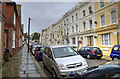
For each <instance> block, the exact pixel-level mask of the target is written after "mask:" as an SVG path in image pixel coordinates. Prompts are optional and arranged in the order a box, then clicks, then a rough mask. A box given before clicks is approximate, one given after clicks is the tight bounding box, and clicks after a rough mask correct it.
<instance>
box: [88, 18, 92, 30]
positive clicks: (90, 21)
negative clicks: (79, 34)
mask: <svg viewBox="0 0 120 79" xmlns="http://www.w3.org/2000/svg"><path fill="white" fill-rule="evenodd" d="M90 23H92V19H90V20H89V25H90V29H92V26H93V23H92V24H90Z"/></svg>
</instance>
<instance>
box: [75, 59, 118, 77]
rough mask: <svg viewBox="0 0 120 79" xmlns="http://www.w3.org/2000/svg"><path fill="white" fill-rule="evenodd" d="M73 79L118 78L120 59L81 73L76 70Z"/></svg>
mask: <svg viewBox="0 0 120 79" xmlns="http://www.w3.org/2000/svg"><path fill="white" fill-rule="evenodd" d="M75 79H120V61H116V62H110V63H109V64H106V65H102V66H98V68H93V69H89V70H87V71H85V72H83V73H80V72H77V73H76V78H75Z"/></svg>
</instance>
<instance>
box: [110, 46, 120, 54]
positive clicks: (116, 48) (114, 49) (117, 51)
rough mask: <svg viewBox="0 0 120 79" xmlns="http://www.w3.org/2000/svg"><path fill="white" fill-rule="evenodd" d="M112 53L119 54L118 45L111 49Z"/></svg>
mask: <svg viewBox="0 0 120 79" xmlns="http://www.w3.org/2000/svg"><path fill="white" fill-rule="evenodd" d="M112 53H113V54H116V55H120V47H118V46H115V47H114V48H113V50H112Z"/></svg>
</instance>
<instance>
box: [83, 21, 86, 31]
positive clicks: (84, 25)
mask: <svg viewBox="0 0 120 79" xmlns="http://www.w3.org/2000/svg"><path fill="white" fill-rule="evenodd" d="M83 30H84V31H85V30H86V23H85V22H83Z"/></svg>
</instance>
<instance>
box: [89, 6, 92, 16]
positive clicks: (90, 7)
mask: <svg viewBox="0 0 120 79" xmlns="http://www.w3.org/2000/svg"><path fill="white" fill-rule="evenodd" d="M91 13H92V6H89V14H91Z"/></svg>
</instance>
